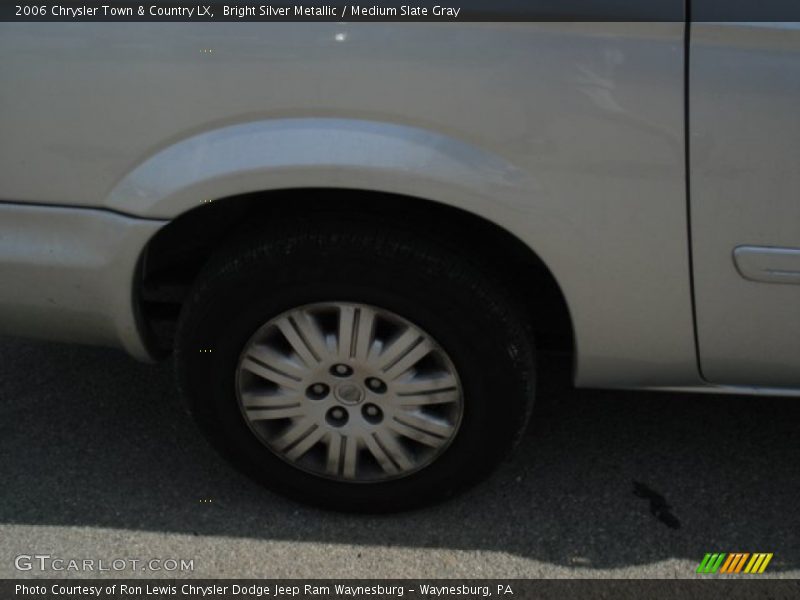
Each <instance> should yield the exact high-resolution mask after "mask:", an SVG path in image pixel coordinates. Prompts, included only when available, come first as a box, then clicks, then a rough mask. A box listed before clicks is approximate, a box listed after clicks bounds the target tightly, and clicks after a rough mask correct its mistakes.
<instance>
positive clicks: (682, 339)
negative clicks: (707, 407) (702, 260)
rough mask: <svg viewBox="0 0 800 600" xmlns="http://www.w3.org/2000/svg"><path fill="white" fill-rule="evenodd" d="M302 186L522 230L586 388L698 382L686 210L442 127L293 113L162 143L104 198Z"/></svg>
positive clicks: (151, 209) (151, 212) (167, 199)
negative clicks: (555, 180) (412, 204)
mask: <svg viewBox="0 0 800 600" xmlns="http://www.w3.org/2000/svg"><path fill="white" fill-rule="evenodd" d="M568 158H569V157H568ZM573 168H574V165H573ZM548 174H549V173H548V172H547V171H545V175H548ZM559 181H560V180H559ZM303 187H332V188H349V189H364V190H372V191H381V192H390V193H394V194H404V195H410V196H416V197H420V198H425V199H428V200H432V201H435V202H440V203H443V204H446V205H450V206H454V207H458V208H460V209H463V210H466V211H469V212H472V213H474V214H476V215H478V216H481V217H483V218H485V219H487V220H489V221H491V222H493V223H495V224H496V225H498V226H500V227H502V228H504V229H505V230H507V231H509V232H510V233H511V234H513V235H515V236H516V237H518V238H519V239H520V240H522V241H523V242H524V243H525V244H527V245H528V246H529V247H530V248H531V249H532V250H533V252H535V253H536V254H537V255H538V256H539V258H540V259H541V260H542V261H543V262H544V263H545V265H547V266H548V268H549V269H550V271H551V272H552V274H553V275H554V277H555V279H556V281H557V282H558V284H559V285H560V287H561V289H562V292H563V294H564V297H565V298H566V301H567V305H568V310H569V311H570V315H571V317H572V320H573V328H574V331H575V337H576V339H575V344H576V349H577V352H576V356H577V358H576V362H577V366H576V382H577V383H578V384H579V385H591V386H598V387H614V386H615V384H617V383H619V382H626V384H629V383H630V382H631V380H632V379H633V380H634V381H635V382H636V385H665V384H666V385H698V384H699V383H700V381H699V379H698V375H697V368H696V362H695V354H694V346H693V342H694V340H693V337H692V333H693V329H692V323H691V313H690V310H689V309H688V306H689V298H690V292H689V287H688V286H689V280H688V269H687V264H686V263H681V262H678V263H676V261H675V257H676V256H682V255H684V254H685V252H686V228H685V220H684V216H685V215H684V213H683V210H682V209H680V208H679V207H680V205H679V204H678V205H676V203H675V202H670V203H666V202H663V203H653V204H652V205H651V206H650V207H649V209H648V210H646V211H644V210H641V207H640V206H638V198H633V197H632V198H631V200H630V201H628V200H627V199H624V198H619V197H615V196H612V195H610V194H607V193H605V192H604V191H603V190H602V189H600V190H597V194H596V196H595V197H593V198H592V200H593V202H592V203H588V202H587V201H586V198H584V197H576V196H574V195H572V194H570V193H569V192H568V191H567V190H565V189H562V188H560V187H554V186H553V184H552V179H551V180H548V181H547V182H546V185H545V183H543V181H542V180H540V178H539V177H538V176H537V174H534V173H532V172H531V170H530V169H529V168H528V169H523V168H521V167H520V166H518V165H516V164H514V163H513V162H512V161H511V160H510V159H508V158H506V157H504V156H502V155H500V154H498V153H495V152H490V151H487V150H484V149H483V148H479V147H477V146H475V145H473V144H471V143H469V142H468V141H464V140H460V139H456V138H454V137H450V136H448V135H446V134H444V133H439V132H434V131H429V130H425V129H421V128H418V127H411V126H406V125H399V124H393V123H384V122H376V121H365V120H356V119H329V118H289V119H269V120H261V121H255V122H249V123H241V124H236V125H231V126H225V127H221V128H218V129H214V130H211V131H207V132H204V133H200V134H198V135H195V136H192V137H189V138H186V139H183V140H181V141H178V142H177V143H174V144H172V145H170V146H168V147H166V148H163V149H161V150H160V151H158V152H156V153H155V154H154V155H152V156H151V157H150V158H148V159H147V160H145V161H144V162H142V163H141V164H140V165H139V166H137V167H135V168H134V169H133V170H132V171H130V172H129V173H128V174H127V175H126V176H124V177H123V178H122V180H121V181H119V182H118V183H117V185H115V186H114V188H113V190H112V191H111V193H110V195H109V196H108V198H107V200H106V203H105V204H106V206H107V207H108V208H111V209H114V210H117V211H121V212H126V213H129V214H134V215H138V216H140V217H146V218H149V219H172V218H175V217H176V216H178V215H180V214H182V213H184V212H185V211H188V210H190V209H192V208H195V207H196V206H198V205H199V204H201V203H204V202H209V201H214V200H217V199H220V198H225V197H229V196H234V195H238V194H245V193H250V192H262V191H271V190H280V189H291V188H303ZM634 202H635V203H634ZM614 215H617V217H614ZM621 217H624V218H621ZM615 219H619V221H616V220H615ZM634 280H635V281H637V282H638V285H637V287H636V290H635V293H631V287H630V283H631V281H634ZM615 282H616V283H615ZM676 323H680V324H681V326H680V327H676ZM662 324H665V325H667V326H666V327H664V326H663V325H662ZM662 329H663V331H661V330H662ZM621 330H622V331H624V333H620V331H621ZM656 330H658V331H659V333H658V334H656V333H654V332H655V331H656ZM654 336H656V338H657V339H658V344H655V345H654V343H653V339H654ZM644 348H648V349H649V350H648V351H649V352H650V354H649V356H647V357H644V356H643V355H642V349H644Z"/></svg>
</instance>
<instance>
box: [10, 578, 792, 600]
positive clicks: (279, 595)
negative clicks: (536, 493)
mask: <svg viewBox="0 0 800 600" xmlns="http://www.w3.org/2000/svg"><path fill="white" fill-rule="evenodd" d="M722 597H724V598H726V600H739V599H741V600H745V599H746V600H750V599H752V598H773V599H774V600H784V599H785V600H789V599H792V600H794V599H795V598H798V597H800V582H798V581H794V580H785V579H784V580H781V579H755V578H752V577H748V578H740V579H708V578H703V577H702V576H698V578H697V579H678V580H634V579H626V580H623V579H600V580H589V579H579V580H574V579H506V580H498V579H492V580H480V579H470V580H458V579H432V580H400V579H395V580H393V579H385V580H301V579H287V580H272V579H261V580H258V579H241V580H237V579H216V580H209V579H206V580H202V579H193V580H186V579H184V580H174V579H173V580H169V579H136V580H109V579H59V580H55V579H50V580H47V579H39V580H10V579H5V580H2V581H0V598H3V600H9V599H11V598H30V599H36V600H78V599H84V598H94V599H98V598H99V599H103V600H123V599H127V600H145V599H149V600H151V599H153V598H203V599H205V600H234V599H236V600H239V599H244V598H248V599H263V598H274V599H279V600H371V599H375V598H412V599H415V600H416V599H418V600H454V599H466V598H469V599H474V598H494V599H501V598H505V599H528V598H531V599H533V598H535V599H541V600H548V599H551V598H552V599H554V600H556V599H557V600H563V599H565V598H569V599H570V600H584V599H586V600H589V599H592V600H594V599H599V598H608V599H614V600H617V599H620V600H622V599H625V598H631V599H634V598H636V599H638V598H648V599H650V600H662V599H663V600H677V599H682V598H698V599H700V598H703V599H705V598H722Z"/></svg>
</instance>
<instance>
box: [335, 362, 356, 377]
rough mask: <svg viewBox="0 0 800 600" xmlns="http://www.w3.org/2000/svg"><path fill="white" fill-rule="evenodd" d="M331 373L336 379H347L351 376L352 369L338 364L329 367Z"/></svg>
mask: <svg viewBox="0 0 800 600" xmlns="http://www.w3.org/2000/svg"><path fill="white" fill-rule="evenodd" d="M331 373H333V374H334V375H336V376H337V377H349V376H350V375H352V374H353V369H352V368H351V367H349V366H348V365H345V364H341V363H340V364H338V365H333V366H332V367H331Z"/></svg>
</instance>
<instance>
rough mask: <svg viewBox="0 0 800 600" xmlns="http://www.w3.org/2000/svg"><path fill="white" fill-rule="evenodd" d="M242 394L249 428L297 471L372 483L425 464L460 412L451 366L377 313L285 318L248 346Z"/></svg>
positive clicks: (399, 323) (339, 308) (307, 309)
mask: <svg viewBox="0 0 800 600" xmlns="http://www.w3.org/2000/svg"><path fill="white" fill-rule="evenodd" d="M236 393H237V398H238V402H239V407H240V408H241V411H242V414H243V416H244V418H245V420H246V421H247V424H248V425H249V427H250V429H251V430H252V431H253V433H254V434H255V435H256V436H257V437H258V439H259V440H260V441H261V442H262V443H263V444H264V445H265V446H266V447H267V448H269V449H270V450H271V451H272V452H274V453H275V454H277V455H278V456H279V457H281V458H282V459H284V460H285V461H287V462H289V463H291V464H292V465H294V466H296V467H298V468H300V469H302V470H304V471H307V472H310V473H313V474H315V475H319V476H322V477H327V478H331V479H336V480H341V481H348V482H376V481H385V480H389V479H396V478H399V477H404V476H406V475H409V474H411V473H413V472H415V471H418V470H419V469H422V468H423V467H425V466H427V465H429V464H430V463H431V462H433V461H434V460H435V459H436V458H437V457H439V456H440V455H441V454H442V452H444V450H445V449H446V448H447V447H448V445H449V444H450V443H451V442H452V440H453V438H454V437H455V435H456V433H457V431H458V427H459V425H460V423H461V419H462V416H463V412H464V403H463V397H462V389H461V382H460V380H459V378H458V374H457V372H456V369H455V367H454V366H453V363H452V361H451V360H450V358H449V357H448V356H447V354H446V353H445V351H444V350H443V349H442V348H441V347H440V346H439V345H438V344H437V343H436V341H435V340H433V339H432V338H431V337H430V336H429V335H428V334H427V333H425V332H424V331H422V330H421V329H420V328H419V327H417V326H415V325H414V324H412V323H410V322H409V321H407V320H405V319H403V318H402V317H400V316H398V315H396V314H394V313H393V312H390V311H388V310H384V309H381V308H376V307H374V306H368V305H365V304H357V303H351V302H327V303H318V304H311V305H307V306H302V307H299V308H296V309H293V310H290V311H287V312H285V313H283V314H281V315H279V316H277V317H275V318H274V319H271V320H270V321H269V322H267V323H266V324H265V325H264V326H262V327H261V328H260V329H259V330H258V331H256V333H255V334H254V335H253V336H252V337H251V338H250V340H249V341H248V342H247V344H246V345H245V348H244V350H243V351H242V354H241V356H240V357H239V362H238V365H237V372H236Z"/></svg>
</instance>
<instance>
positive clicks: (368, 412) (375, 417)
mask: <svg viewBox="0 0 800 600" xmlns="http://www.w3.org/2000/svg"><path fill="white" fill-rule="evenodd" d="M361 414H362V415H364V419H365V420H366V421H367V422H369V423H373V424H375V423H379V422H380V421H381V420H382V419H383V411H382V410H381V409H380V407H378V406H376V405H375V404H365V405H364V408H363V409H362V413H361Z"/></svg>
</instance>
